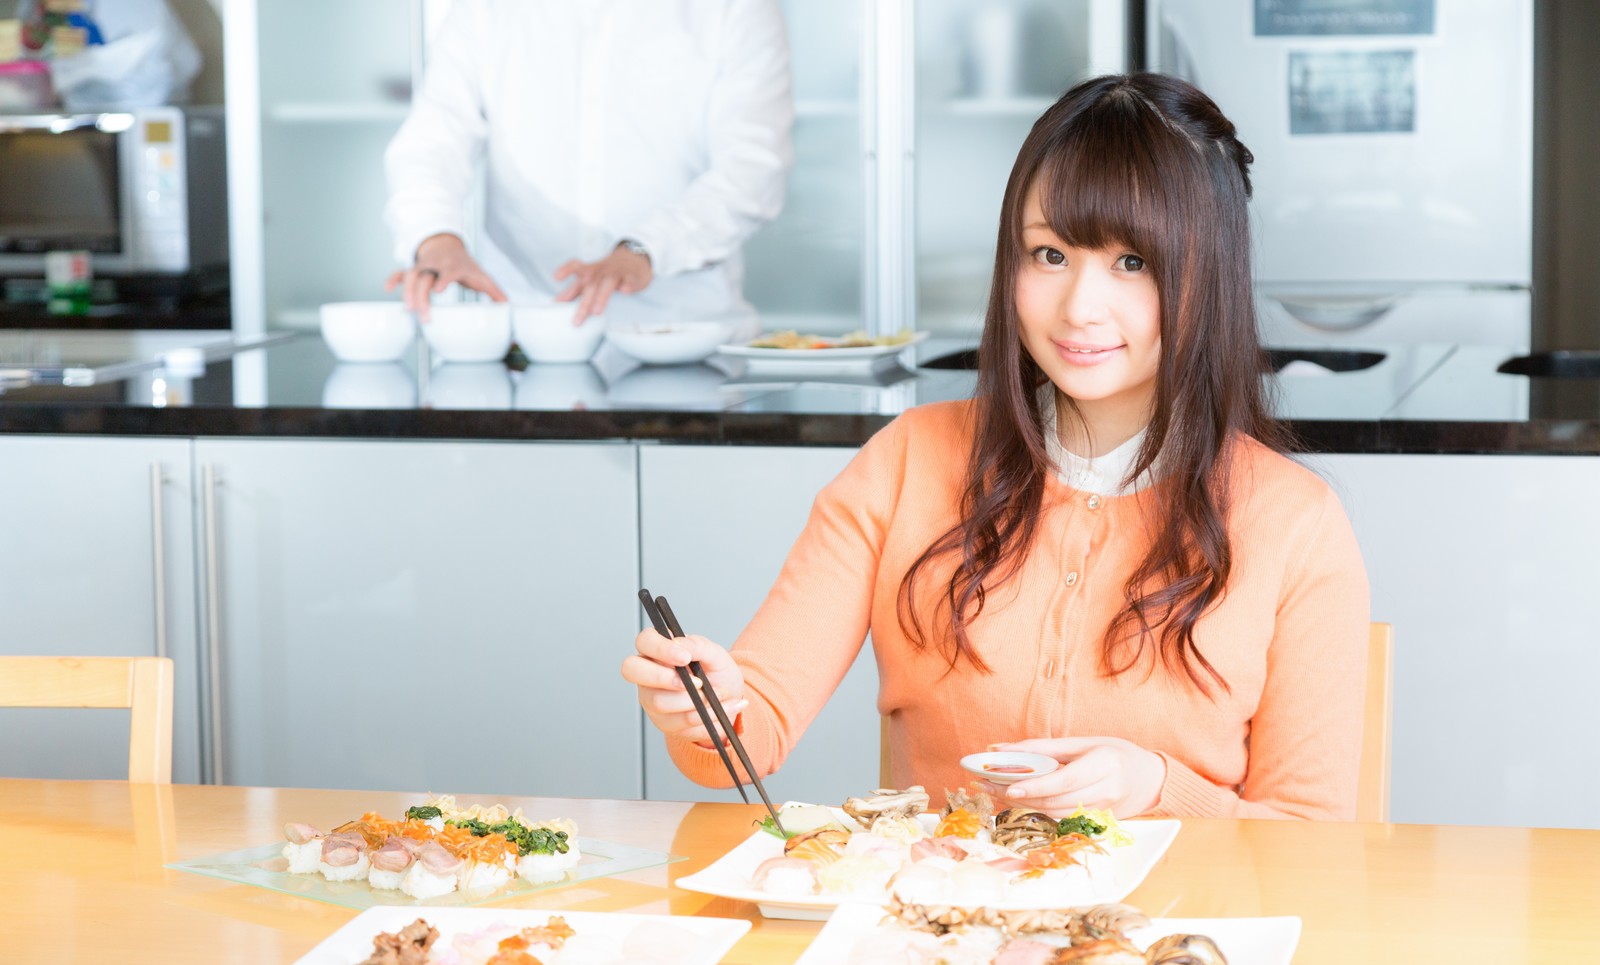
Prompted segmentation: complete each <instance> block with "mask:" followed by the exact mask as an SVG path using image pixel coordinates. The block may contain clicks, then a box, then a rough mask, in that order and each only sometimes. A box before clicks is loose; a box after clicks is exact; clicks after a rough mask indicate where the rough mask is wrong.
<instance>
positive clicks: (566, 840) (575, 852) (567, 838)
mask: <svg viewBox="0 0 1600 965" xmlns="http://www.w3.org/2000/svg"><path fill="white" fill-rule="evenodd" d="M577 831H578V826H577V825H576V824H574V823H573V822H571V821H566V820H561V819H557V820H554V821H541V822H540V823H538V824H535V825H532V826H530V828H529V833H528V834H525V835H520V836H519V837H518V840H517V851H518V858H517V866H516V867H517V876H518V877H519V878H521V879H523V880H524V881H527V882H529V883H531V884H536V885H537V884H545V883H547V882H551V881H560V880H561V879H563V878H565V877H566V876H567V872H569V871H571V870H572V869H573V868H576V867H577V866H578V861H579V859H580V858H582V857H583V855H582V853H581V852H580V850H579V848H578V836H577Z"/></svg>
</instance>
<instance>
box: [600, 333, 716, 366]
mask: <svg viewBox="0 0 1600 965" xmlns="http://www.w3.org/2000/svg"><path fill="white" fill-rule="evenodd" d="M733 327H734V326H733V323H731V322H641V323H636V324H629V325H614V326H612V327H611V328H609V329H607V330H606V341H608V342H610V343H611V344H612V345H615V346H616V347H617V348H618V349H620V350H621V351H623V352H626V353H627V354H629V355H631V356H633V357H634V358H636V359H638V360H639V361H641V362H643V363H645V364H646V365H683V364H686V363H689V362H699V361H700V360H702V359H705V358H707V357H709V356H710V355H711V353H713V352H715V351H716V350H717V346H719V345H722V344H724V343H725V342H727V340H728V337H729V336H730V335H732V334H733Z"/></svg>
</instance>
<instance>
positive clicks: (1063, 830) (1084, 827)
mask: <svg viewBox="0 0 1600 965" xmlns="http://www.w3.org/2000/svg"><path fill="white" fill-rule="evenodd" d="M1105 833H1106V826H1105V825H1103V824H1100V823H1099V822H1097V821H1095V820H1093V819H1092V818H1090V817H1089V816H1088V815H1086V814H1074V815H1073V816H1072V817H1070V818H1062V819H1061V823H1060V824H1059V825H1057V826H1056V834H1057V835H1067V834H1081V835H1083V836H1084V837H1088V838H1092V837H1094V836H1095V835H1097V834H1105Z"/></svg>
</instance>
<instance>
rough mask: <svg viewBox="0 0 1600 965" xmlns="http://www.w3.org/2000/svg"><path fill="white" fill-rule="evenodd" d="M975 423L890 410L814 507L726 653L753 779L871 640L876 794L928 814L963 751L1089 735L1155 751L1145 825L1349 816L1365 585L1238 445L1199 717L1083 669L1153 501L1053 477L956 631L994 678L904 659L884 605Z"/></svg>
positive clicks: (1204, 633) (947, 518)
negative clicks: (890, 791)
mask: <svg viewBox="0 0 1600 965" xmlns="http://www.w3.org/2000/svg"><path fill="white" fill-rule="evenodd" d="M972 410H973V405H972V403H971V402H953V403H938V404H934V405H927V406H921V407H918V408H915V409H912V410H910V411H908V412H906V413H905V414H903V415H901V416H900V417H899V418H897V419H896V420H895V421H894V422H893V423H891V424H890V425H888V426H886V427H885V428H884V429H883V430H882V431H880V432H879V433H877V434H876V435H875V436H873V438H872V439H871V440H869V441H868V443H867V444H866V446H864V447H863V448H862V450H861V452H860V453H858V454H857V455H856V457H855V458H854V459H853V460H852V461H851V463H850V464H849V465H848V466H847V467H846V468H845V470H844V471H843V472H842V473H840V475H839V476H838V478H836V479H834V480H833V482H831V483H829V484H828V486H827V487H826V488H824V489H823V490H822V492H821V493H820V494H818V496H817V499H816V503H815V504H814V506H813V507H812V510H811V516H810V519H809V520H808V521H807V523H806V527H805V530H804V531H803V532H802V533H801V534H800V538H799V540H798V541H797V542H796V543H795V545H794V548H793V549H792V550H791V551H790V553H789V557H788V559H787V561H786V562H785V563H784V566H783V570H782V573H781V574H780V575H779V577H778V581H777V583H776V585H774V586H773V588H772V590H771V592H770V593H769V594H768V595H767V598H766V600H765V602H763V603H762V605H761V608H760V609H759V610H758V611H757V612H756V615H755V618H754V619H753V620H752V621H751V622H750V625H749V626H748V627H746V628H745V630H744V632H743V633H742V634H740V636H739V639H738V640H737V641H736V642H735V644H734V645H733V648H732V649H733V654H734V657H735V659H736V660H738V662H739V665H740V667H741V668H742V670H743V672H744V676H745V680H746V682H747V688H748V693H747V696H748V697H749V698H750V700H751V702H750V706H749V707H748V709H746V710H745V712H744V713H743V714H742V715H741V720H740V721H739V730H740V733H741V736H742V738H743V740H744V742H745V745H746V748H747V750H748V751H749V753H750V756H751V761H752V763H753V764H754V765H755V766H756V768H757V769H758V770H760V771H761V772H762V773H763V774H769V773H772V772H773V771H776V770H777V769H778V768H779V767H781V766H782V764H783V761H784V758H785V756H786V755H787V754H788V752H789V750H790V748H792V747H793V746H794V745H795V742H796V741H798V740H799V739H800V736H801V735H802V734H803V733H804V732H805V729H806V727H807V726H808V725H809V724H810V723H811V721H812V720H813V719H815V717H816V715H817V713H818V711H820V710H821V708H822V705H823V703H824V702H825V701H826V700H827V699H828V697H829V695H831V694H832V693H833V691H834V689H835V688H836V687H837V686H838V685H839V681H841V680H842V679H843V678H844V675H845V672H846V671H847V670H849V668H850V665H851V663H852V662H853V661H854V660H855V658H856V655H857V653H858V652H859V651H860V648H861V645H862V643H863V640H864V638H865V637H866V636H867V633H868V631H869V630H870V631H871V635H872V643H873V649H874V652H875V655H876V658H877V664H878V679H879V692H878V710H879V712H880V713H883V714H886V715H888V716H889V735H890V742H891V750H892V754H893V760H894V771H895V773H894V775H893V777H894V784H895V785H896V786H899V787H904V786H906V785H909V784H922V785H924V786H926V787H927V788H928V790H929V791H930V793H931V794H932V795H933V798H934V802H935V806H937V805H938V803H939V802H940V801H941V800H942V798H943V793H942V791H943V790H944V789H947V788H956V787H960V786H962V785H964V784H966V783H967V781H968V780H969V779H970V778H969V776H968V775H967V774H966V773H965V772H964V771H962V770H961V769H960V768H959V766H958V763H957V762H958V761H959V759H960V758H961V757H962V755H964V754H969V753H973V752H975V751H981V750H984V749H985V748H986V747H987V746H988V745H989V744H991V743H997V742H1001V741H1013V740H1021V739H1024V738H1030V737H1060V736H1068V735H1085V736H1112V737H1121V738H1125V739H1127V740H1130V741H1132V742H1134V743H1135V744H1138V745H1140V746H1141V747H1145V748H1147V749H1149V750H1152V751H1155V752H1156V753H1158V754H1160V755H1161V757H1162V758H1163V759H1164V760H1165V761H1166V765H1167V773H1166V780H1165V783H1164V784H1163V785H1162V789H1161V797H1160V800H1159V801H1158V802H1157V804H1156V805H1155V807H1154V808H1153V809H1151V811H1150V812H1149V813H1150V814H1152V815H1187V816H1197V817H1198V816H1227V817H1277V818H1283V817H1299V818H1333V819H1351V818H1353V817H1354V815H1355V793H1356V777H1357V770H1358V763H1359V757H1360V743H1361V707H1362V700H1363V695H1364V690H1365V686H1366V676H1365V673H1366V671H1365V668H1366V646H1367V635H1368V613H1367V581H1366V571H1365V569H1364V568H1363V566H1362V562H1361V554H1360V550H1359V549H1358V548H1357V546H1356V540H1355V536H1354V534H1353V533H1352V531H1351V529H1350V524H1349V522H1348V520H1347V519H1346V518H1345V515H1344V511H1343V509H1342V508H1341V507H1340V505H1339V501H1338V499H1337V497H1335V496H1334V494H1333V492H1332V491H1331V490H1330V489H1329V487H1328V486H1327V484H1326V483H1324V482H1323V481H1322V480H1321V479H1319V478H1318V477H1317V476H1316V475H1314V474H1313V473H1311V472H1310V471H1308V470H1306V469H1305V468H1303V467H1301V466H1299V465H1297V464H1296V463H1294V462H1293V461H1291V460H1289V459H1287V458H1285V457H1284V456H1281V455H1279V454H1277V453H1274V452H1272V451H1271V450H1269V449H1267V448H1266V447H1264V446H1262V445H1260V444H1259V443H1257V442H1256V441H1255V440H1253V439H1249V438H1242V439H1240V441H1239V444H1238V445H1237V446H1235V447H1234V450H1233V452H1232V454H1231V455H1230V456H1229V458H1230V459H1232V460H1233V461H1232V463H1231V466H1232V469H1233V479H1234V497H1233V506H1232V508H1231V510H1230V512H1229V515H1228V526H1229V536H1230V540H1231V542H1232V547H1233V558H1234V566H1233V573H1232V576H1231V579H1230V582H1229V585H1228V592H1227V595H1226V596H1225V597H1224V599H1223V600H1222V601H1221V602H1220V603H1219V604H1217V605H1216V606H1214V607H1213V608H1212V610H1211V611H1209V612H1208V613H1206V615H1205V616H1203V617H1202V618H1201V620H1200V622H1199V623H1198V624H1197V626H1196V641H1197V643H1198V644H1199V647H1200V649H1201V652H1203V653H1204V654H1205V655H1206V658H1207V659H1208V660H1210V661H1211V663H1212V665H1213V666H1214V667H1216V668H1217V670H1218V671H1219V672H1220V673H1221V674H1222V676H1223V678H1224V679H1226V680H1227V682H1228V684H1229V686H1230V687H1231V692H1226V691H1222V690H1221V689H1220V688H1216V687H1213V690H1214V691H1216V699H1215V700H1212V699H1209V698H1207V697H1206V696H1204V695H1203V694H1201V693H1200V692H1199V691H1198V690H1197V689H1196V688H1195V687H1194V685H1193V684H1192V683H1191V682H1190V681H1189V680H1188V678H1187V676H1186V675H1184V674H1182V673H1181V671H1179V672H1176V673H1174V672H1171V671H1168V670H1167V669H1165V668H1164V667H1163V666H1162V665H1160V664H1159V663H1156V662H1154V661H1153V660H1152V659H1148V658H1147V659H1146V660H1145V662H1144V663H1143V664H1141V665H1139V666H1136V667H1135V668H1133V669H1131V670H1129V671H1127V672H1125V673H1123V674H1121V675H1120V676H1117V677H1107V676H1106V675H1105V674H1104V673H1103V672H1102V671H1101V670H1100V666H1099V660H1100V653H1101V638H1102V636H1103V635H1104V633H1105V630H1106V627H1107V626H1108V625H1109V623H1110V621H1111V619H1112V617H1113V615H1114V614H1115V613H1116V611H1117V610H1118V608H1119V607H1120V605H1121V603H1122V601H1123V587H1124V584H1125V583H1126V581H1127V578H1128V576H1129V574H1130V573H1131V572H1132V571H1133V568H1134V567H1135V566H1136V565H1137V564H1138V561H1139V560H1140V559H1141V558H1142V556H1143V554H1144V552H1145V550H1146V549H1147V548H1148V546H1149V536H1148V535H1147V533H1148V525H1147V522H1148V520H1149V519H1150V518H1151V516H1152V514H1153V513H1154V512H1156V509H1155V507H1154V506H1153V500H1152V499H1151V494H1152V490H1150V489H1145V490H1142V491H1140V492H1138V493H1135V494H1132V495H1127V496H1119V497H1109V496H1107V497H1101V498H1100V499H1099V500H1097V501H1096V504H1097V505H1096V508H1091V506H1090V501H1089V500H1088V498H1087V495H1086V494H1084V493H1082V492H1079V491H1076V490H1073V489H1070V488H1068V487H1067V486H1065V485H1064V484H1062V483H1060V482H1059V481H1058V480H1057V479H1055V478H1054V476H1051V477H1050V481H1049V483H1048V484H1047V488H1046V491H1045V497H1044V506H1043V516H1042V518H1041V520H1040V523H1039V527H1038V535H1037V536H1036V539H1035V544H1034V546H1033V548H1032V550H1031V551H1030V553H1029V554H1028V556H1027V559H1026V561H1025V562H1024V564H1023V566H1022V567H1021V568H1020V570H1019V571H1018V572H1017V574H1016V575H1015V576H1014V577H1013V578H1012V579H1011V581H1010V582H1008V583H1006V584H1005V585H1004V586H1003V587H1002V588H1001V589H1000V590H999V591H998V592H995V593H991V594H990V596H989V600H988V603H987V605H986V606H985V608H984V611H983V613H982V614H981V616H980V617H979V618H978V619H977V620H976V621H975V622H974V623H973V624H972V625H971V626H970V627H969V628H968V632H969V635H970V638H971V640H972V642H973V644H974V645H975V647H976V649H977V651H978V652H979V653H980V654H981V655H982V657H983V659H984V661H985V662H986V663H987V664H988V665H989V667H990V668H991V670H992V671H993V672H992V673H991V674H983V673H980V672H977V671H975V670H974V669H973V668H972V666H971V665H970V664H969V663H967V662H966V661H964V660H963V661H962V662H961V663H960V664H959V665H958V667H957V668H956V669H955V670H954V671H950V672H948V673H947V672H946V671H947V668H948V661H947V659H946V657H945V655H944V654H943V653H942V652H939V651H938V650H937V649H936V648H934V649H928V650H918V649H916V648H915V647H914V646H913V645H912V643H911V642H910V641H909V640H908V639H907V638H906V636H905V634H904V633H902V632H901V629H900V623H899V620H898V618H897V616H896V611H895V604H896V599H897V596H898V593H899V589H900V581H901V578H902V577H903V576H904V575H905V573H906V571H907V569H909V568H910V565H911V563H912V562H913V561H914V560H915V559H916V558H917V557H918V556H919V555H920V554H921V553H922V551H923V550H924V549H925V548H926V547H927V546H928V545H929V544H930V543H931V542H932V541H933V540H934V539H935V538H936V537H937V536H938V535H939V534H941V533H942V532H943V531H944V530H945V529H946V528H948V527H949V526H950V525H951V524H952V523H953V522H954V521H955V518H956V512H957V507H958V505H959V494H960V492H961V486H962V483H963V473H964V470H965V467H966V463H967V454H968V452H969V450H970V448H971V440H972V426H971V415H972ZM1158 488H1159V487H1158ZM952 566H953V563H951V562H949V561H945V563H944V565H943V566H942V567H939V566H936V567H933V568H931V569H929V570H928V571H927V572H928V577H925V579H929V580H930V582H928V583H927V584H926V585H927V586H931V587H938V586H941V585H942V584H943V581H944V580H946V579H948V576H949V573H950V572H951V567H952ZM1073 574H1076V576H1073ZM668 747H669V750H670V752H671V754H672V758H673V760H674V761H675V762H676V763H677V765H678V767H679V768H680V769H682V770H683V772H684V773H685V774H686V775H688V776H689V777H690V778H691V779H692V780H694V781H696V782H698V783H700V784H704V785H707V786H721V787H727V786H729V779H728V775H727V773H726V772H725V771H724V770H723V768H722V765H721V763H720V762H719V760H718V758H717V754H716V752H715V750H710V749H706V748H703V747H700V746H697V745H695V744H693V743H691V742H688V741H683V740H669V741H668ZM863 777H865V776H863ZM863 789H864V790H865V789H866V785H863Z"/></svg>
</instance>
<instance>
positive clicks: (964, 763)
mask: <svg viewBox="0 0 1600 965" xmlns="http://www.w3.org/2000/svg"><path fill="white" fill-rule="evenodd" d="M1060 766H1061V762H1060V761H1058V760H1056V759H1055V758H1053V757H1046V756H1044V755H1043V754H1026V753H1023V752H1022V751H985V752H983V753H982V754H968V755H967V756H966V757H963V758H962V759H961V768H962V770H964V771H966V772H967V773H969V774H975V775H977V776H978V777H981V778H983V779H984V780H985V781H988V782H989V783H990V784H1015V783H1016V782H1018V781H1022V780H1026V779H1028V778H1030V777H1038V776H1039V775H1041V774H1049V773H1050V772H1051V771H1053V770H1055V769H1057V768H1058V767H1060ZM1019 768H1020V769H1019Z"/></svg>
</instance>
